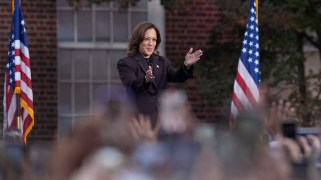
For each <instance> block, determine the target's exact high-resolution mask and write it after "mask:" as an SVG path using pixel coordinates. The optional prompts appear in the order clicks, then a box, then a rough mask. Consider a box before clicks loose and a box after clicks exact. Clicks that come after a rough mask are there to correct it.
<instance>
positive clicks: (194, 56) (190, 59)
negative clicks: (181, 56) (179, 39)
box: [184, 48, 203, 66]
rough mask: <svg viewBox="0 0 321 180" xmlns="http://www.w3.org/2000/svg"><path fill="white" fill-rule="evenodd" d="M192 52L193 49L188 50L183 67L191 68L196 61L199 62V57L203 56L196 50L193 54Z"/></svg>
mask: <svg viewBox="0 0 321 180" xmlns="http://www.w3.org/2000/svg"><path fill="white" fill-rule="evenodd" d="M192 52H193V48H191V49H189V51H188V53H187V54H186V56H185V61H184V65H185V66H191V65H193V64H195V63H196V62H197V61H199V60H200V57H201V56H202V54H203V51H202V50H200V49H199V50H197V51H195V52H194V53H192Z"/></svg>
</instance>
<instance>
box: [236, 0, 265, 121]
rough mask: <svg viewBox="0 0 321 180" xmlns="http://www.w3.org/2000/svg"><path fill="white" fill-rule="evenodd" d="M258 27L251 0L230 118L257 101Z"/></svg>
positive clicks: (255, 10) (258, 82)
mask: <svg viewBox="0 0 321 180" xmlns="http://www.w3.org/2000/svg"><path fill="white" fill-rule="evenodd" d="M259 66H260V49H259V27H258V20H257V8H256V2H255V0H251V5H250V12H249V16H248V21H247V25H246V31H245V34H244V40H243V45H242V50H241V55H240V58H239V64H238V68H237V73H236V78H235V81H234V91H233V100H232V105H231V115H232V119H235V117H236V116H237V114H238V112H239V111H240V110H242V109H253V108H255V107H256V105H257V104H258V102H259V99H260V95H259V88H258V86H259V84H260V67H259Z"/></svg>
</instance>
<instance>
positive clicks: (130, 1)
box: [66, 0, 184, 11]
mask: <svg viewBox="0 0 321 180" xmlns="http://www.w3.org/2000/svg"><path fill="white" fill-rule="evenodd" d="M66 1H68V2H69V5H70V6H74V7H75V8H76V9H78V8H80V7H81V6H83V4H81V0H66ZM87 1H88V2H89V3H88V4H89V5H91V4H101V3H104V2H107V3H108V2H111V1H115V2H118V3H119V6H120V7H119V8H121V9H126V8H128V6H129V5H131V6H135V5H136V4H137V2H139V1H140V0H87ZM148 1H152V0H148ZM183 1H184V0H161V4H162V5H163V6H164V8H165V9H166V10H168V11H175V10H178V9H183V4H184V3H183Z"/></svg>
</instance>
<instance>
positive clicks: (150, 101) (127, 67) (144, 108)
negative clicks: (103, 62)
mask: <svg viewBox="0 0 321 180" xmlns="http://www.w3.org/2000/svg"><path fill="white" fill-rule="evenodd" d="M150 61H151V62H150V63H151V64H152V68H153V75H154V76H155V79H154V80H153V81H152V82H146V80H145V74H146V71H147V69H148V63H147V61H146V59H145V58H144V57H143V56H142V55H141V54H138V55H136V56H135V57H125V58H122V59H120V60H119V61H118V63H117V70H118V72H119V76H120V79H121V81H122V82H123V85H124V86H125V88H126V94H127V98H128V100H129V101H130V102H131V103H132V104H133V105H134V107H135V108H136V110H137V112H139V113H142V114H145V115H149V116H150V117H151V120H152V124H153V126H154V125H155V122H156V120H157V117H158V108H157V106H158V96H159V95H160V94H161V93H162V91H163V90H165V89H166V87H167V82H184V81H185V80H186V79H188V78H189V77H192V75H193V66H192V67H191V68H189V69H188V70H187V69H186V67H185V66H181V67H180V68H179V69H178V70H176V69H174V68H173V67H172V66H171V65H170V61H169V60H168V59H167V58H165V57H162V56H159V55H155V54H153V55H152V56H151V58H150Z"/></svg>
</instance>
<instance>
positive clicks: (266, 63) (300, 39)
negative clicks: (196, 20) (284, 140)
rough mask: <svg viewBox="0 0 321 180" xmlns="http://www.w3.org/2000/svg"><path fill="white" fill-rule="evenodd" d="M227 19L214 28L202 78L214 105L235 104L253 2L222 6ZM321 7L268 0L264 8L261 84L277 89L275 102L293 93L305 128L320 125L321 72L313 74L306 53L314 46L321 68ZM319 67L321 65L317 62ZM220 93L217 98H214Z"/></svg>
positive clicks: (229, 0) (310, 1) (229, 1)
mask: <svg viewBox="0 0 321 180" xmlns="http://www.w3.org/2000/svg"><path fill="white" fill-rule="evenodd" d="M216 3H217V4H218V5H219V6H220V9H221V11H222V13H223V17H222V19H221V22H220V23H219V25H217V26H215V27H214V28H213V34H212V36H211V39H210V46H211V48H209V49H208V50H207V51H206V52H205V53H204V58H205V59H206V60H204V61H201V62H200V63H201V64H200V66H201V67H200V68H198V69H200V70H199V71H198V72H197V75H198V79H200V81H199V82H200V85H201V87H203V91H204V92H205V95H206V96H207V98H206V99H209V100H210V101H211V102H212V104H213V105H220V104H222V103H223V102H225V101H226V100H229V99H231V97H232V90H233V83H234V78H235V74H236V69H237V67H236V66H237V63H238V58H239V55H240V49H241V45H242V39H243V34H244V32H245V27H246V22H247V16H248V8H249V1H248V0H246V1H244V0H243V1H239V0H225V1H220V0H217V1H216ZM320 19H321V1H320V0H268V1H262V2H260V4H259V27H260V28H259V29H260V50H261V52H260V53H261V59H260V61H261V64H260V66H261V79H262V82H264V83H266V84H268V86H269V87H272V88H273V89H274V91H273V93H272V96H273V97H276V98H283V97H278V95H279V94H280V93H284V92H287V94H288V96H287V97H286V98H287V99H288V100H291V101H293V102H294V104H295V105H296V106H297V109H298V115H299V118H300V120H301V125H303V126H313V125H315V119H314V118H313V115H315V113H316V112H318V111H320V110H321V103H320V100H319V99H320V93H321V80H320V78H321V71H320V69H319V70H318V71H317V72H312V71H310V72H309V73H307V69H308V67H307V66H306V63H305V62H306V61H307V57H306V56H305V50H304V48H305V47H306V46H312V47H313V48H315V50H316V51H317V52H319V58H318V59H319V61H320V62H321V57H320V52H321V23H320ZM314 63H315V64H318V63H319V62H314ZM213 92H215V93H213Z"/></svg>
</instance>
